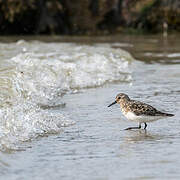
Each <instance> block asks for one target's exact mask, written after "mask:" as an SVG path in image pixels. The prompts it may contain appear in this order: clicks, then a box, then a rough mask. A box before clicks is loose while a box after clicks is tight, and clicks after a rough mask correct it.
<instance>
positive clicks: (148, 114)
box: [108, 93, 174, 130]
mask: <svg viewBox="0 0 180 180" xmlns="http://www.w3.org/2000/svg"><path fill="white" fill-rule="evenodd" d="M116 103H118V104H120V107H121V110H122V113H123V114H124V116H125V117H126V118H127V119H128V120H131V121H136V122H139V126H138V127H129V128H126V129H125V130H130V129H141V124H142V123H144V125H145V126H144V129H146V127H147V122H152V121H156V120H158V119H162V118H165V117H171V116H174V115H173V114H168V113H163V112H161V111H158V110H157V109H156V108H154V107H152V106H151V105H149V104H145V103H142V102H140V101H135V100H131V99H130V98H129V97H128V95H126V94H123V93H120V94H118V95H117V96H116V100H115V101H114V102H113V103H111V104H110V105H109V106H108V107H110V106H112V105H113V104H116Z"/></svg>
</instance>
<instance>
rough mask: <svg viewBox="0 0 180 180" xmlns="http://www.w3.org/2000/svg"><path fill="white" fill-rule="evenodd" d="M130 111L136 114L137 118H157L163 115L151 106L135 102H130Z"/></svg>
mask: <svg viewBox="0 0 180 180" xmlns="http://www.w3.org/2000/svg"><path fill="white" fill-rule="evenodd" d="M129 109H130V111H132V112H134V113H135V114H136V115H137V116H139V115H147V116H155V115H158V114H159V115H160V114H161V112H160V111H158V110H157V109H156V108H154V107H152V106H151V105H149V104H145V103H142V102H139V101H133V100H132V101H130V102H129Z"/></svg>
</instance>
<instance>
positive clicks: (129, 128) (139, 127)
mask: <svg viewBox="0 0 180 180" xmlns="http://www.w3.org/2000/svg"><path fill="white" fill-rule="evenodd" d="M146 126H147V125H146ZM131 129H141V123H139V126H138V127H128V128H126V129H124V130H131Z"/></svg>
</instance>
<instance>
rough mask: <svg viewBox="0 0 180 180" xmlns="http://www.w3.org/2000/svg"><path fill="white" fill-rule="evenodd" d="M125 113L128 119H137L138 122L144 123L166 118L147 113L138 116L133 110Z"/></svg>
mask: <svg viewBox="0 0 180 180" xmlns="http://www.w3.org/2000/svg"><path fill="white" fill-rule="evenodd" d="M124 115H125V117H126V118H127V119H128V120H130V121H136V122H140V123H143V122H152V121H157V120H158V119H162V118H165V117H163V116H146V115H142V116H137V115H136V114H134V113H133V112H128V113H126V114H124Z"/></svg>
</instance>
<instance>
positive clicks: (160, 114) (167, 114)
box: [158, 112, 174, 117]
mask: <svg viewBox="0 0 180 180" xmlns="http://www.w3.org/2000/svg"><path fill="white" fill-rule="evenodd" d="M158 115H159V116H167V117H172V116H174V114H169V113H163V112H158Z"/></svg>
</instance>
